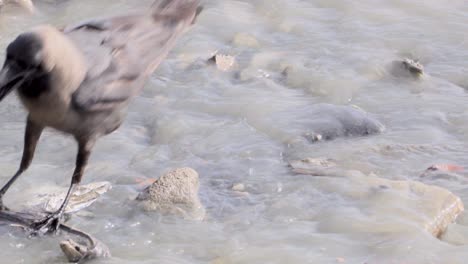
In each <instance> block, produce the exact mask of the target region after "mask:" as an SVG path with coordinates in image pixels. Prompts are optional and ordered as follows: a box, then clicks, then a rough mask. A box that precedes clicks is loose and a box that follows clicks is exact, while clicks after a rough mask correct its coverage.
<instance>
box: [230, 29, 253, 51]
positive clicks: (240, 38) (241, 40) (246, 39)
mask: <svg viewBox="0 0 468 264" xmlns="http://www.w3.org/2000/svg"><path fill="white" fill-rule="evenodd" d="M232 43H233V44H234V45H236V46H244V47H250V48H258V46H259V43H258V41H257V39H256V38H255V37H254V36H252V35H250V34H247V33H237V34H236V35H235V36H234V39H233V40H232Z"/></svg>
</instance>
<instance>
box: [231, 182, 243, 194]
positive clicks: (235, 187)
mask: <svg viewBox="0 0 468 264" xmlns="http://www.w3.org/2000/svg"><path fill="white" fill-rule="evenodd" d="M231 190H233V191H236V192H243V191H245V185H244V184H243V183H236V184H234V185H233V186H232V188H231Z"/></svg>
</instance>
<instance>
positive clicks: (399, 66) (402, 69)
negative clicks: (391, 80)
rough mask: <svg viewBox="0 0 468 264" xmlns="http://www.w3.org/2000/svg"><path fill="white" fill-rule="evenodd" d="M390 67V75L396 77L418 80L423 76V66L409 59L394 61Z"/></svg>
mask: <svg viewBox="0 0 468 264" xmlns="http://www.w3.org/2000/svg"><path fill="white" fill-rule="evenodd" d="M391 67H392V68H391V73H392V74H393V75H394V76H397V77H415V78H420V77H421V76H423V75H424V66H423V65H422V64H421V63H420V62H419V61H417V60H412V59H409V58H404V59H403V60H399V61H394V62H392V66H391Z"/></svg>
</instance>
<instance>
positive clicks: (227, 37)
mask: <svg viewBox="0 0 468 264" xmlns="http://www.w3.org/2000/svg"><path fill="white" fill-rule="evenodd" d="M151 2H152V1H151V0H140V1H131V0H119V1H113V0H112V1H111V0H105V1H104V0H100V1H96V0H70V1H53V0H48V1H45V0H44V1H40V0H38V1H37V2H36V3H37V8H38V10H39V14H37V15H36V16H33V17H30V16H27V15H26V14H25V13H24V12H22V11H21V10H20V9H18V8H15V7H12V6H10V7H7V8H5V9H3V10H2V13H1V15H0V32H1V37H0V50H1V52H2V53H1V54H2V57H3V54H4V48H5V47H6V45H7V43H8V42H9V41H11V40H12V38H14V36H16V35H17V34H18V33H20V32H22V31H24V30H26V29H27V28H29V27H31V26H34V25H37V24H39V23H51V24H54V25H66V24H69V23H74V22H77V21H80V20H82V19H86V18H89V17H96V16H103V15H106V14H116V13H125V12H127V10H138V8H141V7H146V6H148V5H149V4H150V3H151ZM205 6H206V8H205V10H204V13H203V14H202V15H201V16H200V18H199V20H198V23H197V25H196V26H195V27H194V28H193V29H192V30H191V31H190V32H189V33H188V34H186V35H185V36H184V37H183V38H182V39H181V40H180V41H179V43H178V46H177V48H176V49H175V50H174V51H173V52H172V53H171V55H170V56H169V58H168V59H167V60H166V61H165V62H164V63H163V64H162V65H161V66H160V68H159V69H158V71H157V72H156V73H155V74H154V75H153V76H152V78H151V80H150V81H149V83H148V85H147V86H146V88H145V90H144V91H143V93H142V94H141V95H140V96H139V97H138V98H136V99H135V100H134V102H133V104H132V105H131V107H130V111H129V115H128V117H127V120H126V122H125V123H124V125H123V126H122V127H121V128H120V129H119V130H118V131H117V132H115V133H113V134H111V135H110V136H107V137H105V138H102V139H101V140H100V141H99V143H98V145H97V147H96V148H95V151H94V153H93V155H92V159H91V164H90V166H89V167H88V170H87V172H86V175H85V177H84V182H92V181H101V180H106V181H110V182H112V184H113V189H112V191H110V192H108V193H107V194H106V195H105V196H104V197H103V198H102V199H100V201H98V202H97V203H96V204H94V205H93V206H92V207H91V209H90V210H91V211H92V212H93V213H94V215H95V216H94V218H86V217H75V218H74V219H73V220H72V222H73V224H75V225H76V226H77V227H79V228H81V229H83V230H87V231H89V232H91V233H93V234H95V235H96V236H97V237H98V238H99V239H101V240H102V241H104V242H105V243H106V244H107V245H108V246H109V247H110V249H111V251H112V253H113V257H112V258H111V259H108V260H99V261H97V262H98V263H101V262H102V263H340V262H342V263H412V264H413V263H465V262H466V259H467V258H468V250H467V249H468V247H467V246H466V245H463V243H462V245H453V244H450V243H447V242H445V241H441V240H439V239H436V238H434V237H433V236H431V235H430V234H429V233H428V232H426V231H425V230H424V228H423V226H420V225H417V224H415V223H414V221H412V220H413V218H412V215H413V214H415V212H409V211H410V210H412V208H414V207H411V202H415V203H418V202H419V201H417V200H416V198H414V199H413V200H411V199H409V201H408V200H405V199H400V198H401V197H403V196H405V195H406V193H403V192H401V193H400V192H399V191H398V190H395V192H394V193H393V194H392V195H388V196H383V197H376V196H373V195H360V194H361V193H363V190H368V189H369V188H371V184H370V183H368V181H367V180H366V179H367V178H366V177H372V179H375V178H376V177H378V178H385V179H392V180H403V181H407V180H415V181H422V182H424V183H425V184H432V185H437V186H440V187H443V188H445V189H447V190H449V191H452V192H454V193H455V194H456V195H458V196H460V197H461V199H462V201H464V202H465V203H467V202H468V181H467V177H468V174H467V173H463V172H461V173H458V174H457V175H452V174H447V175H445V176H444V175H442V176H441V177H437V178H421V177H420V176H419V175H420V174H421V173H422V171H424V170H425V169H426V168H427V167H428V166H430V165H432V164H438V163H450V164H458V165H460V166H465V167H468V151H467V150H466V149H467V145H468V144H467V142H468V107H467V103H468V94H467V92H466V89H468V35H467V32H468V15H467V14H468V2H467V1H465V0H452V1H449V2H447V1H439V0H426V1H383V0H381V1H379V0H362V1H347V0H315V1H313V0H306V1H304V0H254V1H247V0H245V1H233V0H218V1H206V2H205ZM239 33H243V34H249V35H250V36H252V37H253V38H254V39H255V40H250V41H242V40H239V37H238V38H237V40H236V36H239V35H238V34H239ZM215 50H220V51H221V52H224V53H227V54H232V55H236V59H237V62H238V72H237V73H229V72H228V73H224V72H220V71H217V70H216V69H215V68H213V67H207V66H204V65H203V64H202V63H200V61H201V60H204V59H206V58H208V57H209V55H210V53H211V52H213V51H215ZM403 57H411V58H416V59H420V61H421V63H423V64H424V65H425V69H426V73H427V76H425V78H423V79H422V80H414V79H411V78H398V77H394V76H392V75H391V74H390V73H389V65H390V64H391V63H392V61H394V60H397V59H401V58H403ZM286 68H288V70H289V73H288V75H287V76H286V77H285V76H284V75H282V72H283V71H284V70H285V69H286ZM318 103H330V104H337V105H356V106H358V107H360V108H362V109H364V110H365V111H367V112H369V113H371V114H372V115H373V116H374V117H375V118H377V119H378V120H379V121H380V122H382V123H383V124H384V125H385V127H386V130H385V132H383V133H381V134H379V135H372V136H367V137H351V138H341V139H336V140H333V141H329V142H321V143H316V144H312V143H310V142H308V141H307V140H301V139H300V138H301V136H300V133H301V132H306V130H307V129H308V124H309V123H308V119H307V117H308V113H309V112H310V111H314V109H315V108H314V107H316V105H317V104H318ZM24 119H25V112H24V111H23V110H22V107H21V106H20V104H19V102H18V100H17V99H16V98H15V97H14V96H10V97H9V98H7V99H6V100H4V101H3V102H1V104H0V127H1V130H0V179H1V181H2V182H3V181H6V180H7V179H8V178H9V177H10V176H11V175H12V174H13V173H14V171H15V170H16V168H17V166H18V164H19V160H20V156H21V150H22V140H23V130H24ZM75 153H76V146H75V143H74V141H73V140H72V139H71V138H69V137H65V136H63V135H60V134H57V133H56V132H54V131H47V132H46V133H45V134H44V135H43V137H42V139H41V141H40V143H39V146H38V151H37V156H36V157H35V160H34V162H33V165H32V167H31V168H30V169H29V170H28V172H27V173H25V174H24V176H23V177H22V178H21V180H20V181H19V182H18V183H17V184H16V185H14V187H13V188H12V189H11V191H10V192H9V193H8V197H7V198H6V203H7V204H9V205H11V206H12V207H19V206H20V205H18V204H16V203H15V200H19V198H20V197H21V196H22V195H23V194H24V193H27V192H28V190H31V189H33V188H36V186H37V185H39V184H40V185H44V186H47V185H61V186H67V185H68V183H69V181H70V178H71V173H72V170H73V165H74V156H75ZM303 158H331V159H333V160H334V161H335V162H336V163H337V164H338V166H339V167H340V168H341V169H342V170H343V171H348V172H349V171H352V172H353V173H352V174H353V175H354V176H352V177H351V176H349V175H348V174H346V173H343V175H336V176H335V177H313V176H304V175H296V174H294V173H293V172H292V171H291V170H290V168H288V166H287V165H288V161H290V160H294V159H303ZM184 166H190V167H193V168H194V169H196V170H197V171H198V172H199V174H200V181H201V188H200V195H201V200H202V202H203V203H204V205H205V206H206V209H207V218H206V219H205V220H204V221H201V222H198V221H190V220H183V219H180V218H177V217H171V216H162V215H159V214H158V213H145V212H143V211H141V210H139V209H137V208H136V206H135V203H134V202H133V201H132V199H133V198H134V197H135V196H136V194H137V193H138V187H137V185H136V181H135V179H136V178H138V177H148V178H157V177H158V176H159V175H161V174H162V173H164V172H166V171H168V170H169V169H171V168H175V167H184ZM355 174H357V175H358V176H355ZM346 175H348V176H349V177H348V176H346ZM340 176H341V177H340ZM356 177H358V178H359V177H361V178H359V179H361V180H360V181H355V179H356ZM234 183H243V184H245V186H246V191H247V192H248V193H249V195H247V196H245V195H238V194H236V193H234V192H233V191H232V190H231V186H232V185H233V184H234ZM385 197H386V198H385ZM410 198H411V197H410ZM434 199H437V197H434ZM425 203H430V200H429V201H426V202H425ZM395 208H397V209H398V210H394V209H395ZM397 211H398V212H399V213H395V212H397ZM416 214H418V212H416ZM421 214H422V213H421ZM389 219H391V220H392V221H390V220H389ZM387 220H389V221H387ZM379 221H381V222H379ZM379 224H382V225H385V228H383V227H382V226H379ZM458 225H460V226H461V227H462V228H463V227H464V228H468V220H467V218H466V217H464V216H463V215H462V216H461V217H459V220H458ZM467 234H468V232H465V233H460V236H465V238H466V241H468V235H467ZM58 240H59V238H41V239H27V238H25V237H24V235H23V234H22V233H19V232H11V230H10V229H8V228H6V227H2V229H1V239H0V248H1V249H2V250H0V259H2V262H5V263H62V262H65V259H64V257H63V256H62V254H61V252H60V251H59V249H58V243H57V241H58Z"/></svg>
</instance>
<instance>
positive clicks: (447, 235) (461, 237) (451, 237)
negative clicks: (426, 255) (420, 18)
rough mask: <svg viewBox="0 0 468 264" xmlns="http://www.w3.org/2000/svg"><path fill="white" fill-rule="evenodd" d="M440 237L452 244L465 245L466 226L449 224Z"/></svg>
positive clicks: (466, 242) (467, 241)
mask: <svg viewBox="0 0 468 264" xmlns="http://www.w3.org/2000/svg"><path fill="white" fill-rule="evenodd" d="M440 239H441V240H443V241H445V242H447V243H450V244H454V245H467V244H468V226H465V225H459V224H449V225H448V227H447V230H445V232H444V233H443V234H442V235H441V236H440Z"/></svg>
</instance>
